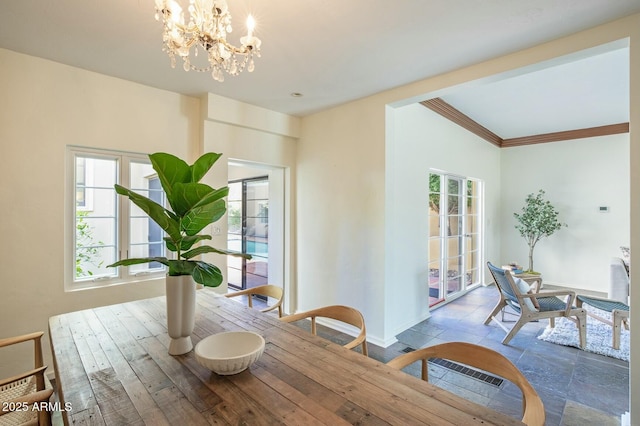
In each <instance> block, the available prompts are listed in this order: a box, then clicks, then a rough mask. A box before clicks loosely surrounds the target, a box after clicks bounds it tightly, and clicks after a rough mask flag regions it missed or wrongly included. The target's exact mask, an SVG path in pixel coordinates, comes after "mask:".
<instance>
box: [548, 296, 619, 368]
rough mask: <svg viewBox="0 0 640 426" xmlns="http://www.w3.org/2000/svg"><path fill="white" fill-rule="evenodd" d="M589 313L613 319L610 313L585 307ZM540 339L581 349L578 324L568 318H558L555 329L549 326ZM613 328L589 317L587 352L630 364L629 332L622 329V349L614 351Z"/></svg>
mask: <svg viewBox="0 0 640 426" xmlns="http://www.w3.org/2000/svg"><path fill="white" fill-rule="evenodd" d="M584 308H585V309H586V310H587V311H590V312H593V313H594V314H596V315H599V316H601V317H603V318H607V319H611V314H610V313H609V312H604V311H601V310H599V309H596V308H593V307H591V306H588V305H586V304H585V305H584ZM538 339H540V340H544V341H545V342H550V343H556V344H558V345H564V346H573V347H576V348H580V337H579V336H578V328H577V327H576V324H575V323H574V322H572V321H571V320H568V319H566V318H556V326H555V328H551V327H549V326H547V328H546V329H545V330H544V331H543V332H542V334H541V335H540V336H538ZM612 341H613V327H611V326H609V325H607V324H605V323H603V322H602V321H598V320H597V319H595V318H591V317H589V316H587V347H586V348H585V351H587V352H593V353H596V354H600V355H605V356H610V357H612V358H617V359H621V360H623V361H627V362H629V331H628V330H625V329H624V327H622V330H621V333H620V349H613V348H612V347H611V343H612Z"/></svg>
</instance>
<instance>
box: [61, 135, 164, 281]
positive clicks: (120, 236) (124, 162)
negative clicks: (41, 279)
mask: <svg viewBox="0 0 640 426" xmlns="http://www.w3.org/2000/svg"><path fill="white" fill-rule="evenodd" d="M76 157H84V158H96V159H104V160H113V161H115V167H116V183H118V184H120V185H122V186H124V187H130V185H129V184H130V182H131V176H130V164H131V163H132V162H137V163H146V164H151V162H150V161H149V157H148V155H147V154H142V153H133V152H125V151H116V150H104V149H96V148H87V147H81V146H71V145H69V146H67V153H66V167H65V170H66V175H65V209H64V211H65V249H64V253H65V256H64V287H65V291H76V290H86V289H93V288H103V287H107V286H112V285H119V284H127V283H134V282H140V281H150V280H156V279H162V278H164V277H165V275H166V268H165V267H164V266H163V265H160V266H162V268H157V269H155V270H151V269H150V270H146V271H138V272H134V273H132V272H131V271H130V267H127V266H121V267H118V268H114V271H115V274H114V275H113V276H96V277H88V278H82V279H77V277H76V247H77V246H76V210H77V211H88V207H87V206H81V207H77V206H76V161H75V160H76ZM86 170H87V168H86V164H85V182H87V181H88V180H89V177H88V176H87V175H86ZM113 194H114V197H115V253H116V258H117V259H116V260H119V259H123V258H127V257H128V250H129V245H130V244H131V243H130V234H131V232H130V225H131V213H132V212H131V208H130V207H131V202H130V201H129V200H128V199H126V198H124V197H122V196H120V195H118V194H116V192H115V189H114V190H113ZM93 202H94V200H93V199H92V200H91V206H90V207H93V204H94V203H93ZM85 204H86V203H85ZM163 251H164V253H163V255H164V256H167V252H168V250H167V249H166V246H164V245H163ZM114 261H115V260H114Z"/></svg>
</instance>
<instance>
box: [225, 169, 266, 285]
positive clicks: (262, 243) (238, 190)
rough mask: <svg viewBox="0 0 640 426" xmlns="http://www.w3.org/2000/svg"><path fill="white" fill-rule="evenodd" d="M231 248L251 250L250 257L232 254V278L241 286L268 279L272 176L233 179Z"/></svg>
mask: <svg viewBox="0 0 640 426" xmlns="http://www.w3.org/2000/svg"><path fill="white" fill-rule="evenodd" d="M227 210H228V220H229V232H228V235H227V247H228V248H229V249H230V250H236V251H242V252H244V253H248V254H251V256H252V258H251V259H250V260H246V259H238V258H233V259H234V260H231V259H232V258H230V260H229V262H228V264H227V265H228V282H229V285H230V286H232V287H237V288H241V289H245V288H251V287H256V286H259V285H264V284H267V283H268V277H269V273H268V265H269V261H268V260H269V181H268V178H266V177H265V178H255V179H244V180H240V181H235V182H230V183H229V197H228V204H227Z"/></svg>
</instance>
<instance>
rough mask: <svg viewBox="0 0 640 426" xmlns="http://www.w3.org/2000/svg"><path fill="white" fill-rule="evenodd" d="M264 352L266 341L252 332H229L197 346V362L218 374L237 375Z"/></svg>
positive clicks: (201, 342)
mask: <svg viewBox="0 0 640 426" xmlns="http://www.w3.org/2000/svg"><path fill="white" fill-rule="evenodd" d="M262 352H264V339H263V338H262V336H261V335H259V334H256V333H253V332H251V331H227V332H224V333H218V334H214V335H212V336H209V337H205V338H204V339H202V340H201V341H200V342H198V344H197V345H196V349H195V353H196V360H198V362H199V363H200V365H202V366H203V367H206V368H208V369H209V370H211V371H213V372H214V373H216V374H220V375H230V374H237V373H240V372H241V371H244V370H246V369H247V368H249V366H250V365H251V364H253V363H254V362H256V361H257V360H258V358H260V356H261V355H262Z"/></svg>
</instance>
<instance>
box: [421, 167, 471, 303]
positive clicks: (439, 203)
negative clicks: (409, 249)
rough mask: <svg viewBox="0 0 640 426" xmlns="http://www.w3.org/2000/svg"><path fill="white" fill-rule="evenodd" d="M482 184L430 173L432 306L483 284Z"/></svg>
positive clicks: (430, 297) (430, 276) (430, 274)
mask: <svg viewBox="0 0 640 426" xmlns="http://www.w3.org/2000/svg"><path fill="white" fill-rule="evenodd" d="M481 204H482V197H481V183H480V182H479V181H477V180H473V179H468V178H463V177H460V176H454V175H449V174H446V173H436V172H432V173H430V174H429V254H428V264H429V306H434V305H437V304H439V303H442V302H445V301H446V300H448V299H451V298H455V297H456V296H459V295H460V294H463V293H464V292H465V291H466V290H467V289H469V288H470V287H472V286H475V285H477V284H480V264H481V257H482V250H481V248H482V235H481V233H480V229H481V228H480V223H481V215H480V214H481Z"/></svg>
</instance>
